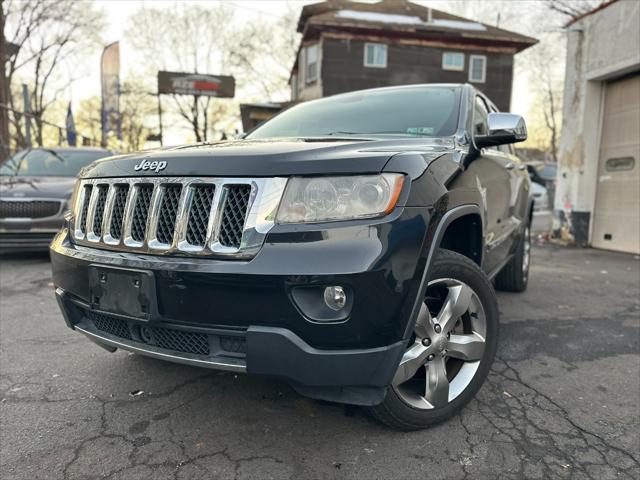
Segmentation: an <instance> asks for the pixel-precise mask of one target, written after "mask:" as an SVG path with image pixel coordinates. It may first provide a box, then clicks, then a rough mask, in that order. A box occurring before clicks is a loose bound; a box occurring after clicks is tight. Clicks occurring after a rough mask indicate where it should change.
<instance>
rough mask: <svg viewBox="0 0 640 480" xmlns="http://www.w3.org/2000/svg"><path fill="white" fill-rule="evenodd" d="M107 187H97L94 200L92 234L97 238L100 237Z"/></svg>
mask: <svg viewBox="0 0 640 480" xmlns="http://www.w3.org/2000/svg"><path fill="white" fill-rule="evenodd" d="M108 191H109V186H108V185H98V198H97V200H96V209H95V213H94V215H93V234H94V235H95V236H97V237H100V236H102V218H103V216H104V207H105V205H106V203H107V192H108Z"/></svg>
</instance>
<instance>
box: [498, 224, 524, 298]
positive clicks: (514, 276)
mask: <svg viewBox="0 0 640 480" xmlns="http://www.w3.org/2000/svg"><path fill="white" fill-rule="evenodd" d="M530 265H531V230H530V227H529V225H527V226H526V227H525V229H524V232H522V235H521V236H520V238H519V240H518V247H517V248H516V252H515V254H514V256H513V258H512V259H511V260H510V261H509V263H507V264H506V265H505V266H504V268H503V269H502V271H501V272H500V273H498V275H496V288H497V289H498V290H502V291H504V292H524V291H525V290H526V289H527V285H528V283H529V266H530Z"/></svg>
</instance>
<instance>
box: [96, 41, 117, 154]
mask: <svg viewBox="0 0 640 480" xmlns="http://www.w3.org/2000/svg"><path fill="white" fill-rule="evenodd" d="M100 73H101V75H100V76H101V82H102V145H103V146H106V144H107V137H108V135H109V132H115V133H116V135H118V138H119V139H121V136H122V133H121V129H120V44H119V43H118V42H114V43H112V44H110V45H107V46H106V47H105V49H104V50H103V52H102V59H101V62H100Z"/></svg>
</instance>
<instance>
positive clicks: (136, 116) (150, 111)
mask: <svg viewBox="0 0 640 480" xmlns="http://www.w3.org/2000/svg"><path fill="white" fill-rule="evenodd" d="M156 108H157V107H156V102H155V98H154V92H153V89H152V88H150V87H149V86H148V85H145V84H144V83H143V82H142V81H141V80H140V79H136V78H129V79H127V80H125V81H124V82H123V84H122V90H121V96H120V115H121V118H122V142H123V148H124V149H125V150H127V151H130V152H134V151H137V150H140V149H141V148H143V147H144V142H145V141H146V139H147V136H148V135H149V134H150V133H151V130H152V129H151V128H150V126H149V124H150V121H149V119H150V117H152V116H153V115H154V114H155V113H156Z"/></svg>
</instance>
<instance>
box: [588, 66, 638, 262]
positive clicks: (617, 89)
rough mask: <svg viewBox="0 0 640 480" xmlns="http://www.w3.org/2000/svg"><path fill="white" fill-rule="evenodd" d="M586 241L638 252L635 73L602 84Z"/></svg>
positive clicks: (636, 81) (599, 246)
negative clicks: (590, 226) (595, 171)
mask: <svg viewBox="0 0 640 480" xmlns="http://www.w3.org/2000/svg"><path fill="white" fill-rule="evenodd" d="M591 244H592V245H593V246H594V247H598V248H605V249H607V250H618V251H621V252H631V253H640V74H635V75H634V76H632V77H627V78H624V79H622V80H618V81H615V82H611V83H609V84H607V85H606V87H605V102H604V112H603V117H602V137H601V140H600V158H599V161H598V186H597V190H596V204H595V209H594V218H593V236H592V240H591Z"/></svg>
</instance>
